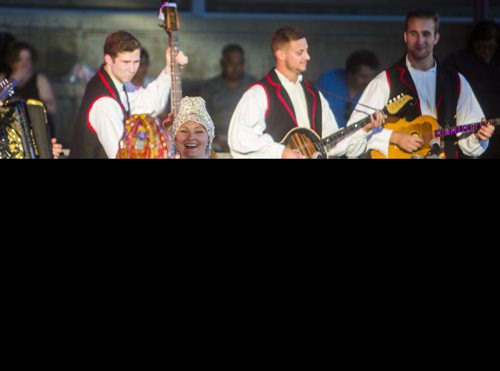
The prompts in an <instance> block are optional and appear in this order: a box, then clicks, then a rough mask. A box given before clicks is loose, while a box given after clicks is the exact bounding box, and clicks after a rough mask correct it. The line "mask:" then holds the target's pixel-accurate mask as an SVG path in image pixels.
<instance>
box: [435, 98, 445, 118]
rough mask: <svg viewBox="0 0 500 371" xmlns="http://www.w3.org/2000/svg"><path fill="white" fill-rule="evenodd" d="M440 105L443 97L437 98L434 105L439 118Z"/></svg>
mask: <svg viewBox="0 0 500 371" xmlns="http://www.w3.org/2000/svg"><path fill="white" fill-rule="evenodd" d="M441 103H443V96H440V97H439V100H438V102H437V104H436V113H437V114H438V117H439V109H440V108H441Z"/></svg>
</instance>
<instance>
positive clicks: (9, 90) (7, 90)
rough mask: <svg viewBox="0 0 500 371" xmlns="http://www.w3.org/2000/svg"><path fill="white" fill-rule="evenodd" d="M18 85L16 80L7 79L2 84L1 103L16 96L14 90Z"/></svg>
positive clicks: (0, 86)
mask: <svg viewBox="0 0 500 371" xmlns="http://www.w3.org/2000/svg"><path fill="white" fill-rule="evenodd" d="M16 85H17V81H16V80H12V81H9V80H7V79H5V80H3V81H2V82H0V102H3V101H4V100H6V99H7V98H10V97H12V96H13V95H14V88H15V86H16Z"/></svg>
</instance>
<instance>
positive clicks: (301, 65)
mask: <svg viewBox="0 0 500 371" xmlns="http://www.w3.org/2000/svg"><path fill="white" fill-rule="evenodd" d="M276 57H277V63H278V67H281V68H278V69H280V70H281V69H284V72H285V71H286V72H287V73H285V76H286V75H288V74H292V75H300V74H303V73H304V72H306V70H307V63H308V62H309V60H310V59H311V57H310V56H309V45H308V44H307V40H306V38H302V39H300V40H293V41H291V42H290V43H289V44H287V45H286V46H284V47H282V48H280V49H279V50H278V51H277V52H276Z"/></svg>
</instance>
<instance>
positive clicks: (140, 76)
mask: <svg viewBox="0 0 500 371" xmlns="http://www.w3.org/2000/svg"><path fill="white" fill-rule="evenodd" d="M150 63H151V61H150V58H149V53H148V51H147V50H146V49H144V48H141V62H140V65H139V69H138V70H137V73H136V74H135V76H134V78H133V79H132V84H134V85H135V86H136V87H138V88H146V87H147V86H148V85H149V83H150V82H153V81H154V80H155V78H154V77H152V76H149V75H148V72H149V65H150Z"/></svg>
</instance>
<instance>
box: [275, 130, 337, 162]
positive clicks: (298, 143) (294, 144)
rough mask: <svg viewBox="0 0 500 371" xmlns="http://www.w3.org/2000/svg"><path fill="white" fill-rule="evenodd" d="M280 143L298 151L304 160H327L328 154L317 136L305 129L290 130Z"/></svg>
mask: <svg viewBox="0 0 500 371" xmlns="http://www.w3.org/2000/svg"><path fill="white" fill-rule="evenodd" d="M280 143H281V144H283V145H285V146H287V147H288V148H291V149H293V150H296V151H299V152H300V154H301V155H302V156H304V157H305V158H328V153H327V151H326V148H325V146H324V145H323V144H322V143H321V138H320V137H319V135H318V134H316V133H315V132H314V131H312V130H309V129H306V128H295V129H292V130H290V131H289V132H288V133H287V135H286V136H285V138H284V139H283V140H282V141H281V142H280Z"/></svg>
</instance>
